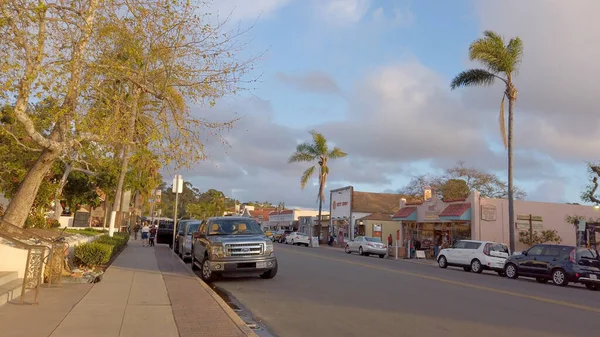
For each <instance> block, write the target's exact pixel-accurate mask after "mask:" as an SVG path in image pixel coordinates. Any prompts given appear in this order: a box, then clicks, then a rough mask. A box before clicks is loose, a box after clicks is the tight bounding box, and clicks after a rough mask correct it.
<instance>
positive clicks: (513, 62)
mask: <svg viewBox="0 0 600 337" xmlns="http://www.w3.org/2000/svg"><path fill="white" fill-rule="evenodd" d="M483 36H484V37H483V38H480V39H477V40H475V41H474V42H473V43H471V46H470V47H469V59H471V61H475V60H476V61H479V62H480V63H481V64H483V65H484V66H485V67H486V68H487V69H469V70H465V71H463V72H461V73H460V74H458V75H456V77H455V78H454V79H453V80H452V83H451V84H450V88H451V89H452V90H454V89H456V88H459V87H469V86H488V85H492V84H493V83H494V82H495V81H496V80H500V81H502V82H503V83H504V85H505V89H504V93H503V94H502V101H501V103H500V116H499V122H500V132H501V133H502V140H503V141H504V148H505V149H508V218H509V221H510V224H509V226H508V228H509V230H508V232H509V236H510V241H509V243H510V250H511V251H514V250H515V228H514V225H513V221H514V217H515V210H514V200H513V120H514V105H515V101H516V100H517V95H518V93H519V92H518V91H517V88H516V87H515V85H514V83H513V77H514V76H515V75H516V74H517V71H518V68H519V65H520V63H521V60H522V58H523V43H522V41H521V39H520V38H518V37H516V38H513V39H511V40H510V41H509V42H508V44H506V43H505V42H504V38H503V37H502V36H500V35H498V34H497V33H495V32H492V31H489V30H486V31H485V32H483ZM505 99H508V139H507V135H506V124H505V118H504V100H505Z"/></svg>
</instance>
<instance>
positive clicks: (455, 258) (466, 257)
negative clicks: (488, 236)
mask: <svg viewBox="0 0 600 337" xmlns="http://www.w3.org/2000/svg"><path fill="white" fill-rule="evenodd" d="M509 256H510V252H509V250H508V247H507V246H506V245H505V244H503V243H497V242H492V241H476V240H460V241H457V242H456V243H455V244H454V246H452V248H445V249H442V250H441V251H440V252H439V254H438V257H437V262H438V265H439V266H440V268H447V267H448V266H456V267H463V269H464V270H465V271H472V272H474V273H478V274H479V273H481V272H482V271H484V270H493V271H495V272H497V273H498V275H500V276H502V275H504V263H505V262H506V259H507V258H508V257H509Z"/></svg>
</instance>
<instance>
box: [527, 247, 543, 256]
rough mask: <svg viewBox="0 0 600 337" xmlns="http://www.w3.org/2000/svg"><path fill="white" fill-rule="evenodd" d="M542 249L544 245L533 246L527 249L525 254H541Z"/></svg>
mask: <svg viewBox="0 0 600 337" xmlns="http://www.w3.org/2000/svg"><path fill="white" fill-rule="evenodd" d="M542 250H544V246H533V247H531V248H530V249H529V250H528V251H527V255H536V256H538V255H542Z"/></svg>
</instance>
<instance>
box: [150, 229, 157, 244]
mask: <svg viewBox="0 0 600 337" xmlns="http://www.w3.org/2000/svg"><path fill="white" fill-rule="evenodd" d="M154 238H156V227H155V226H154V225H152V227H151V228H150V247H154Z"/></svg>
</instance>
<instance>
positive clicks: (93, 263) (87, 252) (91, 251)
mask: <svg viewBox="0 0 600 337" xmlns="http://www.w3.org/2000/svg"><path fill="white" fill-rule="evenodd" d="M128 241H129V234H128V233H115V234H114V236H113V237H110V236H108V235H103V236H101V237H99V238H98V239H96V240H95V241H93V242H90V243H84V244H81V245H78V246H76V247H75V254H74V255H75V260H76V263H78V264H81V265H84V266H87V267H90V268H94V267H98V266H101V265H105V264H107V263H108V262H109V261H110V259H111V257H113V256H114V255H115V254H117V253H118V252H120V251H121V249H122V248H123V247H125V245H126V244H127V242H128Z"/></svg>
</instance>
